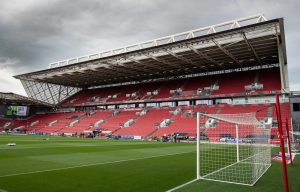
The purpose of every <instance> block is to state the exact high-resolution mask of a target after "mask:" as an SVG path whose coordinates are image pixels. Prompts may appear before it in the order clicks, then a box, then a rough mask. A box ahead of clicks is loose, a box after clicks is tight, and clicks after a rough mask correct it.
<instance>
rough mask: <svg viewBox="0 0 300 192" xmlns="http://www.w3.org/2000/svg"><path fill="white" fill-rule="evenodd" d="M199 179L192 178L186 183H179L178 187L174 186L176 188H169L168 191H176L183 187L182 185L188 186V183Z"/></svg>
mask: <svg viewBox="0 0 300 192" xmlns="http://www.w3.org/2000/svg"><path fill="white" fill-rule="evenodd" d="M197 180H198V179H193V180H191V181H189V182H186V183H184V184H182V185H179V186H177V187H174V188H172V189H169V190H167V191H166V192H172V191H176V190H177V189H180V188H182V187H184V186H186V185H189V184H191V183H194V182H195V181H197Z"/></svg>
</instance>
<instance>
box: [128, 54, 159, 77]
mask: <svg viewBox="0 0 300 192" xmlns="http://www.w3.org/2000/svg"><path fill="white" fill-rule="evenodd" d="M126 59H127V60H129V61H131V62H134V63H137V64H139V65H141V66H146V67H149V68H152V69H154V70H156V69H159V67H153V66H148V65H146V64H145V63H143V62H141V61H138V60H136V59H134V58H131V57H129V58H126ZM124 66H125V65H124ZM127 67H128V68H132V69H135V68H134V67H129V66H127ZM140 71H143V72H148V73H153V71H151V70H149V69H146V68H143V69H142V70H140Z"/></svg>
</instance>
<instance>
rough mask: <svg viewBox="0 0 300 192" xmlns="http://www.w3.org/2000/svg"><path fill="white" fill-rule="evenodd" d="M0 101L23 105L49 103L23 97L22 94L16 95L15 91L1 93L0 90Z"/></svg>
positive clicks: (44, 104)
mask: <svg viewBox="0 0 300 192" xmlns="http://www.w3.org/2000/svg"><path fill="white" fill-rule="evenodd" d="M0 102H11V103H18V104H23V105H43V106H49V103H44V102H41V101H37V100H35V99H32V98H29V97H25V96H22V95H18V94H15V93H3V92H0Z"/></svg>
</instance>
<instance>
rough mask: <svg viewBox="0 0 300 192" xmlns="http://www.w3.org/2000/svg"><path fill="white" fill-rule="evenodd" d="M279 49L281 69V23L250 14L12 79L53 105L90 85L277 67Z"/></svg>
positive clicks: (284, 53) (282, 42)
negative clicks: (43, 94) (15, 79)
mask: <svg viewBox="0 0 300 192" xmlns="http://www.w3.org/2000/svg"><path fill="white" fill-rule="evenodd" d="M280 46H281V47H280ZM279 49H281V50H282V57H283V60H284V64H286V63H287V61H286V52H285V38H284V26H283V19H282V18H280V19H274V20H269V21H267V20H266V18H265V17H264V16H263V15H255V16H251V17H247V18H241V19H237V20H232V21H228V22H224V23H221V24H217V25H212V26H209V27H204V28H200V29H196V30H191V31H187V32H183V33H179V34H175V35H170V36H167V37H162V38H159V39H155V40H151V41H147V42H143V43H138V44H135V45H130V46H127V47H123V48H119V49H115V50H111V51H106V52H102V53H97V54H91V55H87V56H82V57H78V58H74V59H69V60H64V61H59V62H55V63H51V64H50V65H49V69H46V70H42V71H36V72H32V73H27V74H22V75H17V76H15V78H17V79H20V80H21V82H22V83H23V86H24V88H25V90H26V92H27V94H28V95H29V96H30V97H34V98H36V99H39V100H40V99H42V100H44V101H45V98H44V97H43V96H42V94H40V97H37V96H36V94H37V92H41V91H42V92H45V91H47V90H48V92H49V93H48V94H47V97H48V99H47V101H46V102H50V103H57V101H61V100H62V99H63V98H65V97H68V95H70V94H74V93H76V92H77V91H79V90H81V89H82V88H88V87H93V86H103V85H110V84H118V83H124V82H136V81H143V80H153V79H160V78H171V77H178V76H182V75H189V74H196V73H206V72H212V71H219V70H227V69H236V68H247V67H255V66H268V65H274V64H279V60H280V59H279ZM37 85H39V86H40V87H43V88H41V89H38V88H37ZM56 85H58V86H56ZM51 89H52V91H51ZM62 90H63V92H61V91H62ZM51 92H52V93H51ZM54 92H55V93H54ZM61 93H63V94H61ZM51 94H52V95H51ZM53 95H55V97H54V96H53ZM51 97H52V98H51ZM50 100H52V101H50Z"/></svg>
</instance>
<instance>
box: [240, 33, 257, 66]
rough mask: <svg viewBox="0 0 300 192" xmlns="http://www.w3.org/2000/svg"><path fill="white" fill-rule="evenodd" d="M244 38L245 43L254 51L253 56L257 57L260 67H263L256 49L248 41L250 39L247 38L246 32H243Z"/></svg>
mask: <svg viewBox="0 0 300 192" xmlns="http://www.w3.org/2000/svg"><path fill="white" fill-rule="evenodd" d="M242 36H243V39H244V41H245V42H246V43H247V45H248V47H250V49H251V50H252V52H253V55H254V56H255V58H256V60H257V62H258V63H259V64H260V65H262V61H261V59H260V58H259V56H258V55H257V53H256V51H255V49H254V47H253V46H252V45H251V43H250V42H249V41H248V38H247V36H246V34H245V32H242Z"/></svg>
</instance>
